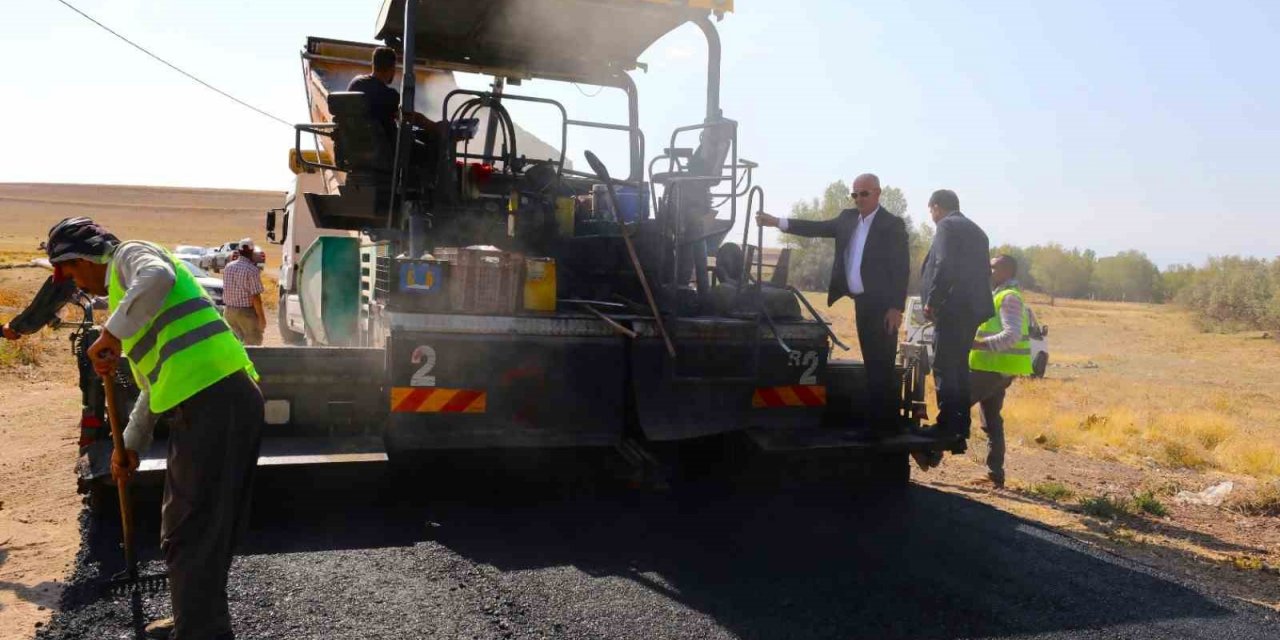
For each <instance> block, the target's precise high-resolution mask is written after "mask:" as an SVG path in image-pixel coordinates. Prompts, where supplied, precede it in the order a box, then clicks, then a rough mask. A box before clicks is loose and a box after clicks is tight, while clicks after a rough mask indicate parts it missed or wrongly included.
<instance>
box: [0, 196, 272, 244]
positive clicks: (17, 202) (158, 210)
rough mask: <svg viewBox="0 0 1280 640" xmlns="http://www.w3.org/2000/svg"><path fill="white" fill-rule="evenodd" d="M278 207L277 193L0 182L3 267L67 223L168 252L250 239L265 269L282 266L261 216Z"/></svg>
mask: <svg viewBox="0 0 1280 640" xmlns="http://www.w3.org/2000/svg"><path fill="white" fill-rule="evenodd" d="M283 202H284V193H283V192H276V191H238V190H231V189H173V188H162V187H132V186H115V185H83V184H3V183H0V220H3V221H4V224H3V225H0V264H4V263H11V262H17V261H19V260H21V259H30V258H31V257H35V256H37V255H39V252H38V251H37V247H38V246H39V245H40V242H41V241H43V240H44V239H45V236H46V234H47V233H48V231H49V227H51V226H53V224H54V223H55V222H57V221H58V220H60V219H62V218H64V217H66V216H88V217H91V218H93V219H94V220H96V221H98V222H101V223H102V224H103V225H106V226H107V228H109V229H111V230H112V231H113V232H115V234H116V235H118V236H120V237H121V239H143V240H151V241H153V242H158V243H160V244H164V245H166V246H170V247H172V246H173V245H176V244H195V245H209V246H212V245H219V244H222V243H224V242H229V241H231V240H239V239H240V238H243V237H246V236H248V237H250V238H253V239H254V240H255V241H256V242H258V243H259V244H261V245H263V246H264V248H266V249H267V260H268V262H269V263H270V264H279V251H275V250H273V249H275V248H274V247H272V246H271V245H267V244H266V238H265V237H264V230H263V223H264V213H265V212H266V210H267V209H271V208H273V207H279V206H280V205H281V204H282V203H283Z"/></svg>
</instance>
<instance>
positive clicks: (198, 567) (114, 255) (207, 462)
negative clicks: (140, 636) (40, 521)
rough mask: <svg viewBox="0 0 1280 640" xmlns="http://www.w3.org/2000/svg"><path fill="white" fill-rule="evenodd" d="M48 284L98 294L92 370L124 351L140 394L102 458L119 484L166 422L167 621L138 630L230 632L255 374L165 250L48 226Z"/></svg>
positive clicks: (252, 457) (185, 635) (182, 636)
mask: <svg viewBox="0 0 1280 640" xmlns="http://www.w3.org/2000/svg"><path fill="white" fill-rule="evenodd" d="M46 250H47V251H48V254H49V262H51V263H52V264H53V266H54V277H55V279H56V280H59V281H61V280H64V279H67V278H70V279H72V280H74V281H75V283H76V285H77V286H78V287H80V289H82V290H84V291H86V292H88V293H91V294H96V295H105V296H107V301H108V308H109V309H110V316H109V317H108V318H107V321H106V322H105V323H104V325H103V328H102V335H101V336H100V337H99V338H98V340H97V341H95V342H94V343H93V345H91V346H90V347H89V358H90V360H91V361H92V362H93V363H94V368H95V369H97V371H98V373H99V374H102V375H106V374H108V373H110V372H111V371H112V370H113V369H114V368H115V363H116V360H117V359H118V358H119V356H121V355H123V356H124V357H126V358H128V359H129V364H130V368H131V369H132V372H133V375H134V378H135V379H136V380H137V382H138V386H139V387H140V388H141V390H142V392H141V394H140V395H139V397H138V400H137V403H136V404H135V406H134V410H133V413H132V415H130V416H129V424H128V427H127V428H126V429H125V432H124V442H125V449H124V450H123V451H114V452H113V453H112V461H111V472H112V475H113V476H114V477H115V478H116V481H117V482H128V481H129V480H130V479H131V478H132V476H133V474H134V472H135V471H136V470H137V468H138V454H139V452H142V451H146V450H147V448H148V446H149V445H150V443H151V436H152V430H153V428H154V425H155V422H156V419H157V416H159V415H161V414H166V415H167V416H168V418H169V425H170V433H169V458H168V469H167V470H166V472H165V490H164V505H163V512H162V516H161V531H160V548H161V550H162V552H163V554H164V560H165V565H166V566H167V568H168V573H169V584H170V591H171V598H172V601H173V618H172V621H171V622H170V621H168V620H165V621H159V622H158V623H154V624H153V625H151V626H149V627H148V630H149V632H151V633H153V635H167V633H166V632H168V631H170V630H171V632H172V634H171V635H170V636H169V637H171V638H174V639H176V640H204V639H207V638H232V637H234V635H233V633H232V631H231V618H230V614H229V612H228V610H227V571H228V569H229V568H230V566H231V555H232V554H231V552H232V545H233V541H234V538H235V533H236V530H237V528H238V526H239V525H241V524H242V523H243V521H244V518H245V516H246V515H247V512H246V507H247V505H248V502H249V500H248V498H249V490H250V486H251V483H252V474H253V469H254V466H255V465H256V462H257V456H258V444H259V441H260V439H261V433H262V423H263V399H262V393H261V392H260V391H259V390H258V385H257V382H256V380H257V377H258V376H257V373H256V372H255V371H254V368H253V364H252V362H250V360H249V356H248V354H246V353H245V350H244V347H243V346H241V344H240V342H239V341H238V340H236V338H235V335H234V334H232V332H231V328H230V327H229V326H227V323H226V321H225V320H223V319H222V317H221V316H220V315H219V314H218V311H217V308H216V307H215V306H214V304H213V301H212V300H210V299H209V297H208V295H207V294H206V293H205V291H204V289H203V288H202V287H201V286H200V285H199V283H197V282H196V280H195V278H194V277H193V276H192V275H191V273H190V272H189V271H187V270H186V269H181V268H177V267H176V266H175V265H176V264H177V261H176V260H175V259H174V258H173V256H171V255H170V254H169V252H168V251H166V250H165V249H164V248H162V247H160V246H158V245H155V244H152V243H149V242H139V241H129V242H120V240H119V239H117V238H116V236H114V235H112V234H111V233H110V232H108V231H107V230H106V229H104V228H103V227H101V226H100V225H98V224H96V223H94V222H93V221H92V220H90V219H88V218H67V219H65V220H62V221H61V222H59V223H58V224H57V225H55V226H54V227H53V228H52V229H50V230H49V240H48V242H47V246H46Z"/></svg>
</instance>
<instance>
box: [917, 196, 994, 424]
mask: <svg viewBox="0 0 1280 640" xmlns="http://www.w3.org/2000/svg"><path fill="white" fill-rule="evenodd" d="M929 215H930V216H932V217H933V222H934V224H935V225H937V228H938V230H937V232H936V233H935V234H934V237H933V246H932V247H930V248H929V255H928V256H927V257H926V258H925V260H924V267H923V269H922V270H921V272H920V300H921V303H922V304H923V305H924V315H925V318H926V319H928V320H931V321H933V324H934V329H933V335H934V359H933V380H934V386H935V387H936V388H937V392H938V423H937V425H936V426H935V427H934V428H933V429H930V432H932V434H933V435H934V436H936V437H938V438H943V439H956V438H959V439H968V437H969V426H970V420H969V392H970V388H969V348H970V347H971V346H972V345H973V336H974V334H975V333H976V332H977V330H978V325H980V324H982V323H983V322H984V321H985V320H986V319H987V318H990V317H991V316H993V315H995V306H994V305H993V303H992V300H991V291H990V289H989V288H988V286H989V280H990V277H991V266H990V263H989V262H988V260H989V259H990V258H989V253H990V247H989V243H988V241H987V234H986V233H983V231H982V229H981V228H979V227H978V225H976V224H974V223H973V221H972V220H969V219H968V218H966V217H965V216H964V214H962V213H960V198H959V197H958V196H956V194H955V192H954V191H951V190H948V189H939V190H938V191H935V192H933V195H932V196H930V198H929Z"/></svg>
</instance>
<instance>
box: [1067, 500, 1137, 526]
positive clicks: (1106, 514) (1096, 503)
mask: <svg viewBox="0 0 1280 640" xmlns="http://www.w3.org/2000/svg"><path fill="white" fill-rule="evenodd" d="M1080 509H1081V510H1082V511H1084V513H1085V515H1089V516H1093V517H1095V518H1099V519H1101V520H1115V519H1116V518H1119V517H1120V516H1124V515H1128V514H1129V513H1131V509H1132V506H1131V505H1130V503H1129V501H1128V500H1125V499H1123V498H1113V497H1111V496H1089V497H1087V498H1084V499H1082V500H1080Z"/></svg>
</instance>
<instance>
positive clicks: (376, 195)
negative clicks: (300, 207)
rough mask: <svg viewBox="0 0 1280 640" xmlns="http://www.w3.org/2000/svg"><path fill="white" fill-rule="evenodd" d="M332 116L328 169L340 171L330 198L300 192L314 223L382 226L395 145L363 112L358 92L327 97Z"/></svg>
mask: <svg viewBox="0 0 1280 640" xmlns="http://www.w3.org/2000/svg"><path fill="white" fill-rule="evenodd" d="M328 105H329V113H330V114H332V115H333V123H334V125H336V126H334V128H333V134H332V135H333V155H334V166H335V167H336V168H337V169H338V170H339V171H343V172H345V173H346V180H345V182H344V183H343V184H342V185H341V186H340V187H338V193H336V194H323V193H306V194H304V195H305V196H306V199H307V205H308V207H309V208H310V209H311V215H312V218H313V219H314V221H315V224H316V225H317V226H320V227H324V228H329V229H352V230H358V229H364V228H368V227H370V226H371V223H373V224H376V223H379V222H383V221H385V220H386V218H387V211H388V208H389V206H390V203H391V173H392V168H393V166H394V164H395V146H394V144H393V142H394V141H393V138H392V137H391V136H389V135H387V130H386V129H385V128H384V127H383V126H382V124H381V123H379V122H378V121H377V120H375V119H374V118H372V117H371V116H370V114H369V106H368V105H369V103H368V100H367V98H366V97H365V94H363V93H361V92H359V91H338V92H334V93H331V94H329V98H328Z"/></svg>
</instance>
